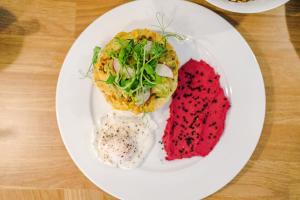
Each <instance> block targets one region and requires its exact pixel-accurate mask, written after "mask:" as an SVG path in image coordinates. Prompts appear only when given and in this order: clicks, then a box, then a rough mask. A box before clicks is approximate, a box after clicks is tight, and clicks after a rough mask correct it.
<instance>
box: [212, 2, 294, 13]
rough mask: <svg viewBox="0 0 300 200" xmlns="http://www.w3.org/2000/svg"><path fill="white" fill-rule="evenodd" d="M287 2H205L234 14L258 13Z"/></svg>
mask: <svg viewBox="0 0 300 200" xmlns="http://www.w3.org/2000/svg"><path fill="white" fill-rule="evenodd" d="M288 1H289V0H250V1H248V2H244V3H236V2H230V1H228V0H207V2H209V3H211V4H213V5H214V6H217V7H219V8H222V9H224V10H228V11H231V12H236V13H259V12H264V11H267V10H271V9H273V8H276V7H279V6H281V5H283V4H285V3H286V2H288Z"/></svg>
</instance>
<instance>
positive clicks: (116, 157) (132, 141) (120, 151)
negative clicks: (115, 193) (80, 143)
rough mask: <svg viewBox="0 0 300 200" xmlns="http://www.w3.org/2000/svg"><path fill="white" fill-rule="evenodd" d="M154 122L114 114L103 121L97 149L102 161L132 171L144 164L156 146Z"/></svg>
mask: <svg viewBox="0 0 300 200" xmlns="http://www.w3.org/2000/svg"><path fill="white" fill-rule="evenodd" d="M155 127H156V125H155V123H154V122H153V121H152V120H151V118H150V116H149V115H146V116H144V117H142V116H136V115H134V114H127V113H126V114H124V113H123V112H113V113H110V114H107V115H105V116H104V117H102V118H101V123H100V125H99V127H97V128H96V134H95V141H94V147H95V150H96V153H97V155H98V157H99V158H100V160H101V161H102V162H103V163H105V164H107V165H110V166H113V167H118V168H122V169H133V168H136V167H138V166H139V165H141V163H142V162H143V160H144V159H145V157H146V156H147V154H148V152H149V151H150V149H151V148H152V146H153V143H154V135H153V133H152V132H153V131H154V130H155Z"/></svg>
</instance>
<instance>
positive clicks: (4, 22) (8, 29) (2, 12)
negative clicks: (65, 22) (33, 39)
mask: <svg viewBox="0 0 300 200" xmlns="http://www.w3.org/2000/svg"><path fill="white" fill-rule="evenodd" d="M39 29H40V23H39V22H38V20H36V19H32V20H24V21H23V20H21V21H19V20H18V18H17V17H16V16H15V15H14V14H13V13H12V12H10V11H9V10H8V9H6V8H4V7H0V41H1V42H0V60H1V62H0V70H3V69H4V68H6V67H7V66H9V64H11V63H13V62H14V61H15V60H16V59H17V57H18V56H19V54H20V52H21V49H22V47H23V41H24V37H25V36H27V35H30V34H33V33H35V32H37V31H38V30H39Z"/></svg>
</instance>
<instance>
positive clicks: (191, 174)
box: [56, 0, 265, 200]
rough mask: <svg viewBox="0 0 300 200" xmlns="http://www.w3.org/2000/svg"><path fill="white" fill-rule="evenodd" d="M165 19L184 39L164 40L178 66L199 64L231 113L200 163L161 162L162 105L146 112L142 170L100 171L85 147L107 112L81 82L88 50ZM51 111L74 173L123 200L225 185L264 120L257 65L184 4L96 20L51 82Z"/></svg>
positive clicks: (199, 193)
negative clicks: (149, 129) (148, 127)
mask: <svg viewBox="0 0 300 200" xmlns="http://www.w3.org/2000/svg"><path fill="white" fill-rule="evenodd" d="M158 12H159V13H161V14H162V13H163V14H164V16H165V21H166V22H168V21H170V20H172V21H173V22H172V24H171V25H170V27H169V28H168V30H169V31H173V32H177V33H180V34H184V35H185V36H187V40H186V41H181V42H179V41H176V40H173V39H171V40H170V42H171V43H172V44H173V45H174V48H175V49H176V51H177V54H178V56H179V59H180V61H181V63H182V64H183V63H185V62H186V61H187V60H188V59H189V58H191V57H192V58H194V59H198V60H199V59H204V60H206V61H207V62H208V63H209V64H211V65H212V66H214V67H215V69H216V70H217V72H218V73H219V74H220V75H221V84H222V85H223V87H224V88H225V91H226V94H227V95H228V96H229V98H230V101H231V104H232V107H231V108H230V111H229V113H228V115H227V120H226V128H225V131H224V133H223V136H222V137H221V139H220V141H219V143H218V144H217V145H216V147H215V148H214V150H213V151H212V152H211V153H210V154H209V155H208V156H207V157H205V158H200V157H194V158H192V159H183V160H177V161H170V162H169V161H164V159H163V156H164V153H163V151H162V150H161V146H160V144H159V143H158V142H159V140H160V139H161V137H162V134H163V130H164V126H165V123H166V122H165V120H166V119H167V117H168V105H165V106H164V107H163V108H161V109H160V110H158V111H156V112H155V113H153V114H151V116H152V117H153V119H154V120H155V121H156V122H157V125H158V127H159V128H158V129H157V131H156V133H155V134H156V145H155V146H154V147H153V149H152V151H151V152H150V154H149V156H148V157H147V159H146V160H145V162H144V163H143V165H142V166H141V167H140V168H138V169H134V170H129V171H127V170H125V171H124V170H120V169H116V168H111V167H108V166H105V165H103V164H102V163H101V162H100V161H99V160H98V159H97V157H96V155H95V154H94V152H93V149H92V138H93V127H94V124H95V123H96V122H97V119H99V117H100V116H101V115H103V114H105V113H107V112H109V111H110V110H111V106H110V105H109V104H108V103H106V101H105V100H104V98H103V96H102V94H101V92H99V91H98V90H97V89H96V88H95V87H94V86H93V84H92V81H91V80H90V79H80V73H79V72H78V71H79V70H81V71H86V70H87V69H88V66H89V64H90V62H91V58H92V50H93V48H94V46H96V45H100V46H104V45H105V44H106V43H107V42H108V41H109V40H110V39H111V38H112V37H113V36H114V35H115V34H116V33H118V32H120V31H129V30H132V29H134V28H153V26H152V25H157V21H156V18H155V16H156V14H157V13H158ZM56 112H57V120H58V125H59V129H60V132H61V136H62V139H63V141H64V144H65V146H66V148H67V150H68V152H69V154H70V155H71V157H72V159H73V160H74V162H75V163H76V165H77V166H78V167H79V168H80V170H81V171H82V172H83V173H84V174H85V175H86V176H87V177H88V178H89V179H90V180H91V181H92V182H94V183H95V184H96V185H97V186H99V187H100V188H101V189H103V190H105V191H107V192H108V193H111V194H112V195H114V196H116V197H118V198H120V199H122V200H141V199H143V200H153V199H155V200H166V199H172V200H182V199H185V200H196V199H200V198H204V197H206V196H208V195H210V194H212V193H214V192H216V191H217V190H219V189H220V188H222V187H223V186H224V185H226V184H227V183H228V182H229V181H230V180H232V179H233V178H234V177H235V176H236V175H237V173H238V172H239V171H240V170H241V169H242V168H243V166H244V165H245V164H246V163H247V161H248V159H249V158H250V156H251V154H252V152H253V151H254V149H255V146H256V144H257V142H258V140H259V137H260V134H261V129H262V126H263V121H264V114H265V92H264V84H263V79H262V76H261V72H260V69H259V65H258V63H257V61H256V59H255V56H254V55H253V53H252V51H251V49H250V48H249V46H248V45H247V43H246V42H245V40H244V39H243V38H242V37H241V35H240V34H239V33H238V32H237V31H236V30H235V29H234V28H233V27H232V26H231V25H230V24H229V23H228V22H226V21H225V20H224V19H222V18H221V17H219V16H218V15H217V14H215V13H214V12H212V11H210V10H208V9H206V8H204V7H201V6H199V5H196V4H193V3H190V2H185V1H173V0H171V1H170V0H165V1H134V2H130V3H127V4H124V5H122V6H119V7H117V8H115V9H113V10H111V11H109V12H107V13H106V14H104V15H103V16H101V17H99V18H98V19H97V20H95V21H94V22H93V23H92V24H91V25H90V26H88V28H87V29H86V30H85V31H84V32H83V33H82V34H81V35H80V36H79V37H78V39H77V40H76V41H75V42H74V44H73V46H72V47H71V49H70V51H69V53H68V55H67V56H66V59H65V61H64V64H63V67H62V69H61V73H60V76H59V80H58V85H57V93H56Z"/></svg>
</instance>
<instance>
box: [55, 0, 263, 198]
mask: <svg viewBox="0 0 300 200" xmlns="http://www.w3.org/2000/svg"><path fill="white" fill-rule="evenodd" d="M177 1H179V0H177ZM138 2H139V1H132V2H128V3H125V4H121V5H119V6H117V7H115V8H114V9H116V8H119V7H121V6H124V5H127V4H135V3H138ZM182 2H184V3H188V4H192V5H193V6H196V7H197V6H200V7H201V8H202V9H204V10H207V11H209V12H211V13H212V14H214V15H217V16H218V17H219V18H221V19H222V20H224V21H225V22H227V23H228V25H229V26H230V27H231V28H232V30H233V31H234V32H235V33H236V34H237V35H238V36H239V38H240V39H241V40H242V41H243V43H244V44H245V45H246V47H247V49H248V50H250V53H251V56H252V59H253V61H255V64H256V65H257V67H258V70H259V72H260V73H259V74H258V75H259V76H260V80H261V81H262V83H261V84H262V92H263V94H264V95H263V101H262V102H261V103H262V104H263V105H262V107H263V110H262V120H261V121H260V134H259V137H258V138H257V141H256V143H255V145H254V148H253V149H252V152H250V154H249V157H248V158H247V159H245V162H244V163H243V165H242V167H240V169H239V170H237V171H235V173H234V175H233V176H232V177H231V178H228V179H227V181H226V182H225V184H222V186H221V187H218V189H217V190H214V191H213V192H208V193H209V194H208V195H206V196H205V197H207V196H209V195H211V194H213V193H215V192H217V191H219V190H220V189H222V188H223V187H225V186H226V185H227V184H228V183H230V182H231V181H232V180H233V179H234V178H235V177H236V176H237V175H238V174H239V173H240V171H241V170H242V169H243V168H244V167H245V165H246V164H247V163H248V161H249V159H250V158H251V156H252V155H253V153H254V151H255V149H256V146H257V144H258V142H259V139H260V137H261V135H262V130H263V125H264V121H265V109H266V94H265V85H264V79H263V76H262V73H261V69H260V66H259V63H258V61H257V59H256V57H255V54H254V52H253V51H252V49H251V47H250V45H249V44H248V43H247V41H246V40H245V39H244V37H243V36H242V35H241V34H240V33H239V31H238V30H236V29H235V28H234V27H233V26H232V25H231V24H230V23H229V22H228V21H227V20H226V19H224V18H223V17H222V16H220V15H218V14H217V13H215V12H214V11H213V10H210V9H208V8H206V7H205V6H202V5H199V4H196V3H193V2H189V1H182ZM114 9H111V10H109V11H107V12H106V13H104V14H102V15H100V16H98V17H97V18H96V19H95V20H94V21H92V22H91V23H90V24H89V25H88V26H87V27H86V28H85V30H83V31H82V32H81V33H80V34H79V35H78V36H77V38H76V39H75V40H74V42H73V44H72V45H71V47H70V48H69V50H68V53H67V54H66V56H65V60H64V62H63V64H62V67H61V70H60V73H59V76H58V81H57V87H56V96H55V108H56V118H57V124H58V128H59V131H60V135H61V138H62V141H63V143H64V146H65V148H66V150H67V152H68V154H69V155H70V157H71V159H72V161H73V162H74V163H75V165H76V166H77V167H78V169H79V170H80V171H81V172H82V173H83V174H84V175H85V176H86V177H87V178H88V179H89V180H90V181H91V182H92V183H94V184H95V185H96V186H97V187H99V188H101V189H102V190H103V191H105V192H107V193H109V194H112V195H114V196H116V197H120V196H119V195H118V194H116V193H115V192H112V191H110V190H109V189H107V188H106V187H103V186H101V187H100V186H99V185H98V183H97V182H96V181H95V180H94V178H93V177H90V176H89V175H88V174H87V173H86V172H85V170H84V169H83V168H82V167H81V166H80V164H79V162H78V161H77V160H76V159H75V158H74V155H73V154H72V153H71V150H70V149H69V147H68V144H67V142H66V141H65V139H64V137H63V134H62V129H61V126H62V125H61V120H60V116H59V112H60V111H59V110H58V106H57V105H58V104H59V98H60V97H59V92H58V91H59V90H60V87H61V81H62V76H63V66H64V65H65V63H66V60H67V57H68V56H69V54H70V52H71V50H72V48H73V47H74V46H75V44H76V43H77V42H78V38H80V37H81V36H82V35H83V34H84V32H85V31H86V30H87V29H88V28H89V27H90V26H92V24H94V23H95V22H96V21H98V20H99V19H100V18H102V17H104V16H105V15H107V14H108V13H110V12H111V11H113V10H114ZM122 198H123V197H122ZM203 198H204V197H203Z"/></svg>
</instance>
